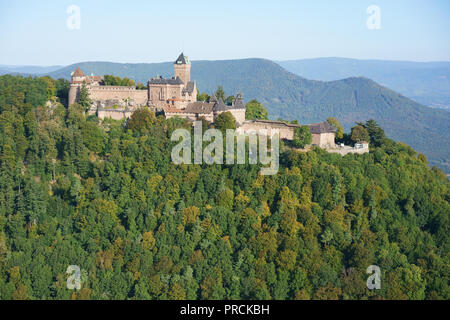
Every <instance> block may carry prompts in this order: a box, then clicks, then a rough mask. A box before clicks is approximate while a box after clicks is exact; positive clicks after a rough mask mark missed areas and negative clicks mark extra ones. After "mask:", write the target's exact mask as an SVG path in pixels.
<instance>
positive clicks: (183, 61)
mask: <svg viewBox="0 0 450 320" xmlns="http://www.w3.org/2000/svg"><path fill="white" fill-rule="evenodd" d="M174 64H191V62H190V61H189V59H188V57H186V56H185V55H184V54H183V52H182V53H181V54H180V56H179V57H178V59H177V60H176V61H175V62H174Z"/></svg>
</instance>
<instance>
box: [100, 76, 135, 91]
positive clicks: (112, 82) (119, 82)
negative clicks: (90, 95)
mask: <svg viewBox="0 0 450 320" xmlns="http://www.w3.org/2000/svg"><path fill="white" fill-rule="evenodd" d="M103 84H104V85H107V86H125V87H134V86H136V83H135V82H134V80H131V79H128V78H126V77H125V78H121V77H116V76H113V75H108V74H107V75H105V76H104V77H103ZM141 88H143V86H142V84H141Z"/></svg>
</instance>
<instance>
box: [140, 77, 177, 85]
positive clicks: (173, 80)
mask: <svg viewBox="0 0 450 320" xmlns="http://www.w3.org/2000/svg"><path fill="white" fill-rule="evenodd" d="M148 83H149V84H171V85H179V84H184V83H183V81H182V80H181V79H180V77H176V78H171V79H164V78H162V77H159V78H153V79H150V81H149V82H148Z"/></svg>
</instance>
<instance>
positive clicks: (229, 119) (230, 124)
mask: <svg viewBox="0 0 450 320" xmlns="http://www.w3.org/2000/svg"><path fill="white" fill-rule="evenodd" d="M214 127H215V128H216V129H219V130H221V131H222V132H225V131H226V130H227V129H236V119H235V118H234V116H233V115H232V114H231V112H229V111H227V112H223V113H221V114H219V115H218V116H217V118H216V119H215V120H214Z"/></svg>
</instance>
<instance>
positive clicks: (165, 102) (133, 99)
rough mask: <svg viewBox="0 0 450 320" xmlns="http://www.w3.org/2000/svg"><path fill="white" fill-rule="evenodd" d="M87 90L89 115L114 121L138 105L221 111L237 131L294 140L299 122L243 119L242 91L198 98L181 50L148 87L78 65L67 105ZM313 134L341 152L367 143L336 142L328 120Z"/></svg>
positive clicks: (194, 113) (207, 114) (211, 117)
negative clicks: (168, 71) (108, 79)
mask: <svg viewBox="0 0 450 320" xmlns="http://www.w3.org/2000/svg"><path fill="white" fill-rule="evenodd" d="M83 85H85V86H86V88H87V89H88V91H89V97H90V99H91V101H92V105H91V108H90V109H89V111H88V112H89V114H96V115H97V116H98V118H99V119H105V118H112V119H115V120H121V119H124V118H125V119H128V118H129V117H131V115H132V114H133V112H134V111H135V110H136V109H138V108H141V107H149V108H150V109H151V110H155V111H161V112H163V113H164V116H165V117H166V118H171V117H175V116H178V117H181V118H185V119H188V120H190V121H196V120H200V119H205V120H207V121H209V122H214V121H215V119H216V118H217V116H219V115H220V114H221V113H223V112H230V113H231V114H232V115H233V116H234V118H235V119H236V123H237V126H238V129H237V132H239V133H243V134H250V133H256V132H261V130H264V131H265V132H267V134H268V135H272V134H273V133H275V132H277V133H279V136H280V139H284V140H293V139H294V132H295V129H296V128H298V127H300V125H298V124H291V123H285V122H282V121H271V120H247V121H246V120H245V110H246V109H245V104H244V102H243V100H242V94H240V93H238V94H237V96H236V99H235V101H234V102H233V103H232V104H231V105H227V104H225V103H224V101H223V100H222V99H220V98H219V99H218V98H217V97H216V96H215V95H214V94H213V95H212V96H211V98H210V99H209V101H208V102H204V101H197V85H196V83H195V81H191V63H190V61H189V59H188V57H186V56H185V55H184V54H183V53H181V54H180V56H179V57H178V59H177V60H176V61H175V62H174V77H172V78H169V79H165V78H163V77H156V78H152V79H150V80H149V81H148V83H147V89H136V87H134V86H133V87H124V86H107V85H103V79H102V78H101V77H99V76H94V75H91V76H86V75H85V74H84V73H83V71H81V69H80V68H77V69H76V70H75V72H74V73H73V74H72V81H71V83H70V90H69V105H71V104H73V103H75V102H77V101H78V99H79V95H80V91H81V88H82V86H83ZM309 128H310V132H311V135H312V145H315V146H318V147H320V148H324V149H327V150H328V151H329V152H336V153H339V154H341V155H345V154H347V153H367V152H369V146H368V144H367V143H364V144H361V147H358V148H352V147H345V146H343V145H341V146H338V147H337V146H336V145H335V142H334V140H335V133H336V128H334V127H333V126H332V125H330V124H329V123H328V122H322V123H317V124H310V125H309Z"/></svg>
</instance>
